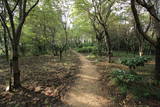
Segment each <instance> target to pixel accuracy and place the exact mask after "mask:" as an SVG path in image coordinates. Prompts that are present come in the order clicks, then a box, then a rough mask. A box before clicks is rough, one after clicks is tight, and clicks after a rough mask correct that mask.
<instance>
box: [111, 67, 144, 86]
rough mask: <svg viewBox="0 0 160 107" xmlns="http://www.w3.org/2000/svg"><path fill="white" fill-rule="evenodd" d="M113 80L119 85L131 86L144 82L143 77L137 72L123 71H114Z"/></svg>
mask: <svg viewBox="0 0 160 107" xmlns="http://www.w3.org/2000/svg"><path fill="white" fill-rule="evenodd" d="M112 78H113V79H115V80H116V82H117V83H118V84H130V83H136V82H139V81H141V80H142V77H141V76H139V75H137V74H136V73H135V72H133V71H123V70H116V71H113V72H112Z"/></svg>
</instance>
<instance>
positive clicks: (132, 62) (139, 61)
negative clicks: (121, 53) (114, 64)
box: [121, 56, 150, 69]
mask: <svg viewBox="0 0 160 107" xmlns="http://www.w3.org/2000/svg"><path fill="white" fill-rule="evenodd" d="M149 60H150V58H149V57H145V56H142V57H135V58H128V59H122V60H121V64H123V65H126V66H128V67H129V68H130V69H135V68H136V67H137V66H144V64H145V63H146V62H148V61H149Z"/></svg>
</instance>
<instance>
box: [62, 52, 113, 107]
mask: <svg viewBox="0 0 160 107" xmlns="http://www.w3.org/2000/svg"><path fill="white" fill-rule="evenodd" d="M75 53H76V52H75ZM76 54H77V55H78V56H79V58H80V61H81V63H82V65H81V69H80V73H79V74H78V77H79V79H77V80H76V81H75V85H74V86H73V87H72V88H71V89H70V91H69V92H68V94H67V95H66V96H65V98H64V101H65V102H66V103H67V104H68V106H69V107H116V105H115V104H114V103H113V102H111V100H110V99H109V98H106V97H103V95H104V92H103V90H102V89H101V85H100V81H99V78H100V74H99V72H98V71H97V69H96V66H94V65H92V64H91V62H90V61H89V60H87V59H86V58H85V56H83V55H81V54H79V53H76Z"/></svg>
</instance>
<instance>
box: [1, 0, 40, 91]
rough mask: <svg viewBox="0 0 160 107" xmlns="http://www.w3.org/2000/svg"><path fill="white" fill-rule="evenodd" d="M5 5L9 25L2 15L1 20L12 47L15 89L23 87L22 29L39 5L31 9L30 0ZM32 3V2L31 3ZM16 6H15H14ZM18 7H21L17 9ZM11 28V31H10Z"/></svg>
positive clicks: (7, 0)
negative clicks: (21, 67)
mask: <svg viewBox="0 0 160 107" xmlns="http://www.w3.org/2000/svg"><path fill="white" fill-rule="evenodd" d="M2 1H3V5H4V6H5V8H6V10H7V16H8V18H9V25H8V24H7V23H6V21H5V19H4V17H3V15H2V14H0V19H1V22H2V23H3V25H4V26H5V27H6V29H7V32H8V36H9V39H10V41H11V45H12V65H13V87H14V88H19V87H21V82H20V70H19V49H18V47H19V42H20V37H21V33H22V28H23V25H24V23H25V20H26V17H27V16H28V15H29V13H30V12H31V11H32V9H33V8H34V7H35V6H36V5H37V4H38V2H39V0H37V1H36V2H35V3H34V4H33V5H32V6H31V7H29V0H15V1H9V0H2ZM30 2H32V1H30ZM13 4H14V6H13ZM17 7H19V8H18V9H17ZM17 14H19V15H18V20H19V21H18V24H16V21H17V20H16V16H17ZM10 26H11V29H10Z"/></svg>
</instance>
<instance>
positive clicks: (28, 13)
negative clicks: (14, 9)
mask: <svg viewBox="0 0 160 107" xmlns="http://www.w3.org/2000/svg"><path fill="white" fill-rule="evenodd" d="M38 3H39V0H37V1H36V3H35V4H34V5H33V6H32V7H31V8H30V9H29V10H28V11H27V12H26V14H25V16H28V14H29V13H30V12H31V11H32V9H33V8H34V7H36V5H37V4H38Z"/></svg>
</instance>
